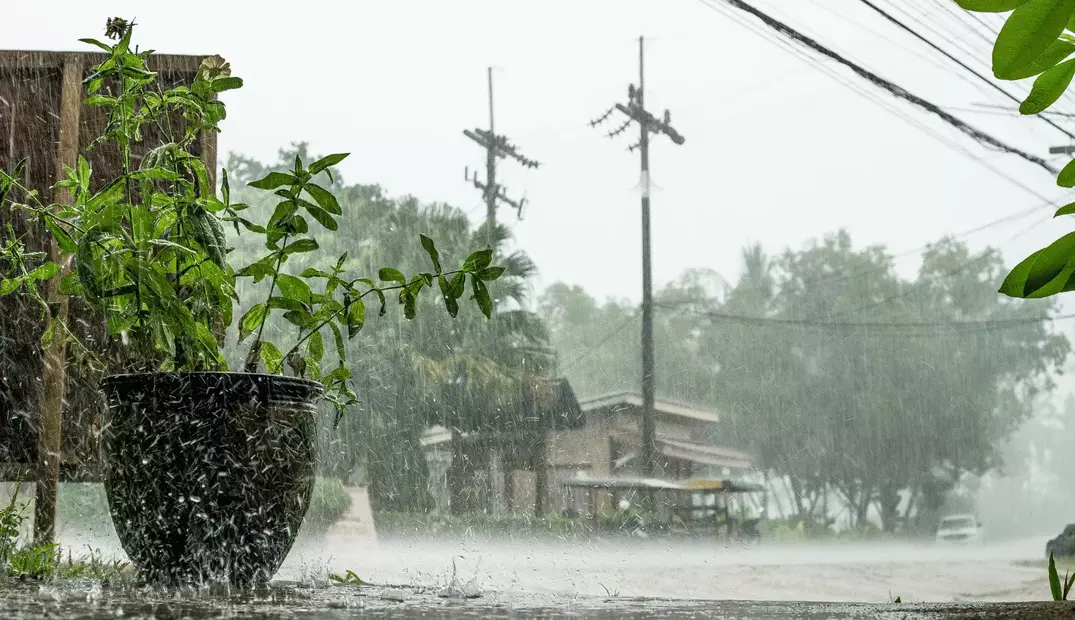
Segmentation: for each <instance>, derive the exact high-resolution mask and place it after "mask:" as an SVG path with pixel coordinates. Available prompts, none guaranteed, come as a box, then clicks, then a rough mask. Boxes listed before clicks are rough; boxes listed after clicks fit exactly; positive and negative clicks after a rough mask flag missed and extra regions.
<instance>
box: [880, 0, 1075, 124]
mask: <svg viewBox="0 0 1075 620" xmlns="http://www.w3.org/2000/svg"><path fill="white" fill-rule="evenodd" d="M859 2H861V3H862V4H865V5H866V6H868V7H870V8H871V9H873V10H874V11H876V12H877V13H878V14H880V15H881V16H882V17H884V18H885V19H887V20H888V21H889V22H891V23H893V24H895V25H896V26H898V27H899V28H901V29H902V30H904V31H905V32H907V33H909V34H911V35H912V36H914V37H915V38H916V39H918V40H919V41H922V42H923V43H925V44H926V45H928V46H929V47H930V48H932V49H934V50H936V51H937V52H938V53H939V54H942V55H943V56H944V57H945V58H947V59H949V60H951V61H952V62H954V63H956V64H957V65H959V66H960V67H963V68H964V69H966V70H967V71H969V72H970V73H971V74H972V75H974V76H975V77H977V78H978V79H979V80H981V81H982V82H983V83H985V84H987V85H989V86H990V87H992V88H993V90H995V91H997V92H999V93H1000V94H1002V95H1004V96H1005V97H1007V98H1008V99H1010V100H1012V101H1014V102H1016V103H1021V100H1020V99H1019V97H1016V96H1015V95H1013V94H1011V93H1009V92H1008V91H1006V90H1004V89H1003V88H1001V87H1000V86H999V85H998V84H996V83H995V82H993V81H992V80H990V79H989V78H987V77H985V76H984V75H982V74H981V73H979V72H978V71H976V70H975V69H973V68H971V67H970V65H968V64H967V63H965V62H963V61H962V60H960V59H958V58H956V57H955V56H953V55H952V54H950V53H948V51H947V50H945V49H944V48H942V47H941V46H939V45H937V44H936V43H934V42H933V41H931V40H929V39H927V38H926V37H924V36H923V35H922V34H920V33H919V32H918V31H916V30H915V29H914V28H911V27H910V26H908V25H907V24H905V23H903V22H902V21H900V20H898V19H896V18H895V17H893V16H892V15H891V14H889V13H888V12H887V11H885V10H884V9H882V8H881V7H879V6H877V4H875V3H874V2H872V1H871V0H859ZM1035 116H1036V117H1037V118H1039V119H1041V120H1042V121H1044V122H1046V123H1048V124H1049V125H1050V126H1052V127H1053V128H1054V129H1056V130H1057V131H1060V132H1061V133H1063V134H1064V135H1065V136H1067V137H1069V138H1071V139H1072V140H1075V134H1073V133H1071V132H1070V131H1068V130H1066V129H1064V128H1063V127H1061V126H1060V125H1057V124H1056V123H1054V122H1053V121H1052V120H1050V119H1048V118H1046V117H1044V116H1041V115H1035Z"/></svg>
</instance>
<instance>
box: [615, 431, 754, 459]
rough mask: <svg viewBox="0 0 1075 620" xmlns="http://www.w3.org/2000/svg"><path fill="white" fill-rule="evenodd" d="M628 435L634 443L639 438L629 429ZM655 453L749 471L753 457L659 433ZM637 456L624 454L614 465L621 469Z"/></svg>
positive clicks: (636, 433) (736, 451)
mask: <svg viewBox="0 0 1075 620" xmlns="http://www.w3.org/2000/svg"><path fill="white" fill-rule="evenodd" d="M629 434H630V436H631V437H633V438H634V440H636V441H637V440H638V438H639V436H640V433H639V432H638V431H637V430H635V429H631V430H630V431H629ZM657 452H659V453H660V454H661V455H663V456H666V457H669V458H674V459H680V460H684V461H691V462H692V463H699V464H701V465H712V466H714V467H730V468H734V469H750V468H752V467H753V466H754V457H753V456H751V455H750V454H747V453H745V452H740V451H738V450H732V449H730V448H725V447H723V446H717V445H713V444H709V443H703V442H700V441H689V440H685V439H673V438H670V437H667V436H664V435H662V434H660V433H658V435H657ZM637 456H638V455H637V453H636V452H631V453H629V454H626V455H624V456H622V457H620V458H619V459H618V460H617V461H616V464H615V465H616V466H617V467H622V466H623V465H626V464H627V463H628V462H630V461H632V460H633V459H635V458H637Z"/></svg>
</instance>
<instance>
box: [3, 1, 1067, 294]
mask: <svg viewBox="0 0 1075 620" xmlns="http://www.w3.org/2000/svg"><path fill="white" fill-rule="evenodd" d="M713 4H714V5H723V3H722V2H721V1H720V0H714V1H713ZM755 4H756V5H757V6H758V7H760V8H762V9H763V10H765V11H769V12H771V14H773V15H774V16H776V17H777V18H780V19H783V20H786V21H787V22H788V23H790V24H791V25H793V26H795V27H797V28H800V29H802V30H804V31H805V32H807V33H809V34H811V35H812V36H814V37H816V38H817V39H818V40H819V41H821V42H822V43H824V44H826V45H829V46H832V47H834V48H835V49H837V50H838V51H840V52H842V53H845V54H847V55H848V56H850V57H851V58H853V59H856V60H857V61H859V62H862V63H864V64H866V65H867V66H868V67H870V68H871V69H873V70H875V71H877V72H878V73H880V74H882V75H883V76H885V77H887V78H889V79H891V80H893V81H895V82H896V83H898V84H900V85H902V86H904V87H906V88H907V89H909V90H910V91H912V92H914V93H917V94H920V95H921V96H923V97H925V98H927V99H930V100H931V101H934V102H936V103H938V104H941V105H944V106H950V108H951V109H953V113H954V114H957V115H958V116H960V117H961V118H964V119H965V120H967V121H969V122H971V123H972V124H974V125H976V126H979V127H980V128H982V129H985V130H987V131H989V132H992V133H994V134H995V135H997V136H998V137H1001V138H1002V139H1004V140H1008V141H1010V142H1011V143H1013V144H1015V145H1017V146H1019V147H1021V148H1023V149H1026V150H1028V151H1030V152H1033V153H1035V154H1038V155H1045V156H1047V151H1048V147H1049V146H1050V145H1054V144H1064V143H1066V142H1067V141H1068V138H1066V137H1065V136H1064V135H1063V134H1061V133H1060V132H1059V131H1057V130H1055V129H1053V128H1051V127H1049V126H1047V125H1045V124H1044V123H1042V122H1041V121H1040V120H1037V119H1030V118H1010V117H1006V116H999V115H996V114H983V113H980V112H974V111H970V112H968V111H964V110H959V108H972V107H973V104H975V103H998V104H999V103H1003V104H1005V105H1014V104H1011V103H1010V102H1007V101H1005V100H1004V99H1003V98H1002V97H1001V96H1000V95H998V94H997V93H995V92H991V91H988V90H987V88H986V87H985V86H984V85H981V84H978V85H977V86H976V85H975V84H974V83H972V81H971V80H973V78H968V77H967V76H966V74H965V73H963V72H961V70H960V69H958V68H957V67H955V66H954V65H952V64H951V63H950V62H948V61H946V60H944V59H943V58H941V57H940V56H938V55H937V54H935V53H934V52H932V51H931V50H929V49H928V48H926V47H925V46H924V45H923V44H921V43H920V42H918V41H915V40H914V39H913V38H911V37H910V36H908V35H906V34H905V33H901V32H900V31H899V30H897V29H896V28H894V27H892V26H891V25H889V24H887V23H886V22H884V21H883V19H881V18H880V17H879V16H878V15H876V14H875V13H872V12H871V11H870V10H869V9H867V8H865V7H864V5H862V4H861V3H858V2H852V1H851V0H794V1H792V0H757V1H756V2H755ZM880 4H881V5H882V6H886V7H891V6H893V4H892V3H889V2H885V1H882V2H881V3H880ZM895 6H896V8H899V7H906V8H908V9H913V10H914V11H915V16H914V18H913V19H912V18H911V17H907V16H906V15H905V14H903V13H900V12H898V11H897V12H895V13H894V14H895V15H897V16H900V17H902V18H904V19H907V20H908V22H909V23H910V24H912V25H914V26H915V27H916V28H918V29H920V30H921V31H922V32H923V34H926V35H927V36H930V37H931V38H934V39H936V40H937V41H938V42H941V43H942V44H943V45H945V47H947V48H950V49H953V50H956V51H958V50H960V49H964V50H966V51H971V52H974V56H973V57H971V56H968V55H967V54H965V53H964V54H961V55H962V56H963V57H966V58H967V59H968V61H970V62H973V63H975V66H976V67H978V68H979V69H980V70H982V71H983V72H988V68H987V67H986V65H985V64H984V63H986V62H988V57H989V48H988V45H987V43H986V42H985V41H984V40H983V39H982V38H981V34H982V33H984V34H985V35H986V36H991V35H990V34H989V33H988V32H984V29H983V28H982V26H981V25H977V27H978V29H979V31H980V32H979V33H975V32H973V31H972V30H971V29H970V28H967V27H964V26H961V23H962V22H960V21H956V20H957V17H956V13H957V12H958V9H955V8H954V5H952V4H951V3H950V2H947V0H903V1H902V2H898V3H895ZM725 10H727V9H722V10H715V9H714V8H713V7H711V6H707V5H706V4H703V3H702V2H701V1H700V0H649V1H633V2H629V1H624V0H603V1H598V0H586V1H585V2H581V1H578V0H576V1H566V0H546V1H545V2H540V3H535V2H516V1H508V0H496V1H494V0H484V1H482V0H457V1H454V2H445V1H443V0H437V1H434V0H429V1H407V0H394V1H392V2H386V1H380V2H370V1H365V0H355V1H349V2H308V3H301V2H299V3H296V2H276V1H271V0H266V1H262V2H256V3H254V2H221V1H219V0H218V1H215V2H206V1H199V0H185V1H184V2H183V3H181V4H178V5H177V4H175V3H163V2H145V1H142V0H139V1H133V0H132V1H101V2H84V1H77V2H76V1H58V0H36V1H34V2H9V6H5V16H6V18H7V19H8V20H9V21H10V23H11V24H14V25H17V27H8V28H5V29H4V30H3V35H0V47H2V48H8V49H76V50H78V49H83V47H82V45H81V44H80V43H78V42H77V38H79V37H85V36H97V37H100V36H101V35H102V31H103V26H104V22H105V19H106V18H107V17H109V16H112V15H121V16H125V17H136V18H137V22H138V24H139V28H138V29H137V31H136V42H137V43H139V44H141V45H142V46H143V47H152V48H154V49H156V50H158V51H159V52H167V53H185V54H212V53H219V54H221V55H223V56H224V57H225V58H227V59H228V60H229V61H230V62H231V64H232V67H233V70H234V72H235V74H236V75H239V76H241V77H243V78H244V79H245V80H246V85H245V87H244V88H243V89H242V90H240V91H237V92H231V93H228V94H227V95H226V99H225V100H226V102H227V104H228V107H229V117H228V120H227V121H226V122H225V124H224V133H223V134H222V135H221V137H220V149H221V154H222V157H223V155H224V154H225V153H226V152H227V151H230V150H234V151H240V152H243V153H247V154H250V155H253V156H255V157H259V158H262V159H269V160H271V159H274V158H275V152H276V149H277V148H279V147H280V146H282V145H285V144H287V143H288V142H290V141H298V140H306V141H309V142H310V144H311V149H312V150H313V151H314V152H315V153H329V152H337V151H350V152H351V153H352V156H351V157H350V158H349V159H348V160H347V161H346V162H345V163H344V164H343V166H342V169H343V172H344V174H345V176H346V178H347V179H348V180H349V181H353V182H364V183H378V184H381V185H382V186H384V187H385V188H386V189H387V190H388V192H389V193H390V194H413V195H415V196H417V197H419V198H421V199H424V200H430V201H432V200H437V201H445V202H449V203H451V204H454V205H458V206H460V207H462V208H463V209H464V210H466V211H468V212H469V213H470V214H471V215H472V216H473V217H476V218H477V217H482V216H483V214H484V207H483V206H482V204H481V199H480V195H479V194H478V192H477V191H476V190H475V189H474V188H473V187H471V186H470V185H468V184H466V183H465V182H464V180H463V168H464V166H470V167H471V168H472V169H474V168H475V167H481V166H483V165H484V159H483V156H482V152H481V151H480V149H479V148H478V147H477V146H476V145H475V144H473V143H472V142H470V141H469V140H468V139H466V138H465V137H464V136H463V135H462V130H463V129H464V128H473V127H486V126H487V122H488V116H487V114H488V113H487V100H486V96H487V94H486V83H485V77H486V74H485V68H486V67H487V66H490V65H491V66H493V67H494V80H495V100H496V115H497V118H496V128H497V131H498V132H503V133H506V134H507V135H509V136H510V137H511V139H512V140H513V141H514V142H515V143H516V144H517V145H519V147H520V149H521V151H522V152H523V153H524V154H526V155H527V156H529V157H531V158H534V159H537V160H540V161H541V162H542V163H543V164H545V165H543V166H542V167H541V168H540V169H539V170H536V171H533V170H525V169H521V168H520V167H519V166H516V165H514V164H512V163H510V162H509V163H505V164H503V165H502V167H501V177H502V179H503V180H504V182H505V184H506V186H507V191H508V192H509V194H511V195H513V196H516V197H521V196H526V197H527V198H528V200H529V204H528V208H527V210H526V212H525V213H524V219H523V220H522V221H521V222H517V223H516V220H515V215H514V212H513V211H511V210H510V209H502V210H501V211H500V217H501V218H502V220H503V221H506V222H509V223H512V224H513V226H514V231H515V234H516V235H517V239H518V243H519V245H520V246H521V247H523V248H525V249H526V250H527V251H528V252H529V253H530V254H531V255H532V256H533V257H534V259H535V260H536V262H537V264H538V266H539V268H540V270H541V281H540V282H539V283H538V286H539V287H543V286H545V285H547V284H550V283H552V282H555V281H567V282H570V283H574V284H581V285H583V286H584V287H585V288H586V289H587V290H589V291H591V292H592V293H594V294H595V295H597V296H598V297H605V296H617V297H625V298H630V299H635V300H637V299H638V298H639V296H640V280H641V276H640V259H639V256H640V235H639V232H640V224H639V205H638V193H637V190H635V189H634V188H635V186H636V185H637V183H638V155H637V152H635V153H634V154H631V153H628V152H627V150H626V147H627V146H628V145H629V144H630V143H631V142H633V141H634V140H635V139H636V138H637V131H636V130H632V131H631V132H630V133H629V134H626V135H623V136H621V137H619V138H618V139H615V140H609V139H606V138H605V137H604V136H603V134H602V132H601V131H597V130H594V129H592V128H590V127H589V126H588V125H587V121H588V120H589V119H590V118H592V117H595V116H599V115H600V114H602V113H603V112H604V111H605V110H606V109H608V108H609V106H611V105H612V104H613V103H615V102H618V101H619V102H622V101H625V100H626V97H627V85H628V84H629V83H631V82H633V81H636V80H637V78H638V49H637V45H638V44H637V37H638V36H639V35H644V36H646V37H647V39H648V41H647V44H646V86H647V91H646V102H647V107H649V108H650V109H651V110H652V111H653V112H654V113H657V114H660V113H661V112H662V111H663V110H664V109H665V108H669V109H670V110H671V113H672V122H673V124H674V125H675V127H676V128H677V129H678V130H679V131H680V132H681V133H682V134H683V135H684V136H685V137H686V144H685V145H684V146H675V145H673V144H672V143H671V142H669V141H668V140H666V139H663V138H656V139H655V140H654V142H653V147H652V178H653V181H654V183H655V184H656V185H657V186H658V187H659V189H658V190H656V191H655V193H654V197H653V235H654V270H655V271H654V273H655V278H656V281H657V285H658V286H659V285H661V284H662V283H665V282H667V281H669V280H670V279H672V278H674V277H676V276H677V275H678V274H679V273H681V272H682V271H683V270H684V269H687V268H694V267H706V268H712V269H714V270H716V271H717V272H719V273H721V274H724V276H725V277H727V278H728V279H730V280H734V279H735V277H736V276H737V274H738V270H739V252H740V248H741V247H742V246H743V245H744V244H746V243H748V242H753V241H761V242H762V243H763V244H764V245H765V246H766V247H767V248H769V249H771V250H779V249H781V248H783V247H785V246H789V245H790V246H794V247H799V246H801V245H802V244H803V243H805V242H806V241H807V240H808V239H810V238H811V237H815V236H819V235H822V234H824V233H826V232H829V231H833V230H835V229H837V228H839V227H846V228H848V229H849V230H850V231H851V233H852V236H853V238H854V239H855V241H856V242H858V243H859V244H867V243H886V244H888V245H889V247H890V248H891V249H892V250H893V251H894V252H897V253H902V252H905V251H908V250H911V249H914V248H916V247H918V246H921V245H922V244H924V243H926V242H928V241H931V240H934V239H936V238H937V237H939V236H941V235H943V234H946V233H957V232H961V231H965V230H968V229H971V228H974V227H976V226H978V225H980V224H984V223H986V222H990V221H992V220H995V219H998V218H1001V217H1003V216H1006V215H1009V214H1014V213H1018V212H1020V211H1025V210H1026V209H1027V208H1028V207H1031V206H1033V205H1035V204H1041V203H1042V200H1041V199H1040V198H1039V197H1036V196H1034V195H1033V194H1032V193H1031V192H1030V191H1027V190H1026V189H1022V188H1020V187H1017V186H1016V184H1015V183H1013V182H1011V181H1009V180H1005V179H1003V178H1001V176H999V175H998V174H997V173H995V172H993V171H990V170H989V169H987V168H986V167H984V166H983V162H984V164H986V165H989V166H993V167H995V168H996V169H998V170H1000V171H1002V172H1003V173H1004V174H1006V175H1009V176H1010V177H1012V179H1014V180H1015V181H1017V182H1019V183H1022V184H1025V185H1026V186H1028V187H1029V188H1030V189H1032V190H1034V191H1036V192H1038V193H1040V194H1043V195H1045V196H1046V197H1048V198H1051V199H1057V200H1063V196H1064V194H1063V192H1062V191H1061V190H1059V188H1057V187H1056V186H1055V184H1054V181H1053V179H1052V178H1051V176H1050V175H1049V174H1048V173H1046V172H1045V171H1043V170H1041V169H1039V168H1036V167H1035V166H1033V165H1031V164H1028V163H1026V162H1024V161H1022V160H1020V159H1018V158H1017V157H1014V156H1011V155H1005V154H1000V153H997V152H996V151H991V150H987V149H985V148H983V147H981V146H978V145H977V144H975V143H974V142H973V141H971V140H970V139H968V138H966V137H964V136H962V135H961V134H959V133H958V132H956V131H954V130H952V129H950V128H947V127H946V126H945V125H943V123H940V122H939V121H937V120H935V119H934V118H933V117H932V116H930V115H929V114H927V113H925V112H922V111H920V110H918V109H916V108H914V107H913V106H911V105H909V104H906V103H902V102H899V101H896V100H894V99H893V98H892V97H891V96H889V95H887V94H885V93H883V92H882V91H880V90H879V89H877V88H876V87H874V86H872V85H870V84H868V83H865V82H863V81H861V80H860V79H859V78H858V77H855V76H853V75H851V74H850V73H849V72H847V71H846V70H842V69H840V68H839V67H837V66H836V65H834V64H833V63H832V62H831V61H830V62H826V63H824V66H825V67H827V68H828V70H829V71H834V72H835V73H836V74H837V75H838V76H839V77H840V79H841V80H843V81H844V82H845V83H841V82H839V81H837V80H834V79H832V78H831V77H830V76H828V75H826V74H825V73H824V72H822V71H821V70H819V69H818V68H817V66H816V65H814V64H812V63H811V62H807V61H804V60H802V59H801V58H799V57H797V56H796V55H794V54H792V53H789V52H788V51H787V50H785V49H783V48H781V47H779V46H776V45H774V44H773V43H771V42H769V41H767V40H766V39H764V38H761V37H759V36H758V35H757V34H756V33H754V32H751V31H750V30H748V29H746V28H744V26H743V25H741V24H739V23H737V22H735V21H733V20H732V19H731V18H730V17H729V16H728V15H727V14H726V13H725V12H724V11H725ZM748 19H749V18H748ZM968 21H969V20H968ZM750 23H751V24H752V25H753V26H754V27H757V24H758V22H756V21H753V20H751V22H750ZM969 23H974V22H969ZM1027 86H1028V84H1019V85H1005V87H1006V88H1009V90H1013V91H1017V92H1021V91H1023V90H1025V88H1026V87H1027ZM878 100H879V101H880V102H881V103H883V106H882V105H879V104H878V102H877V101H878ZM1072 108H1075V106H1071V105H1067V106H1063V107H1062V108H1061V109H1072ZM613 118H616V117H615V116H614V117H613ZM1065 124H1066V125H1070V124H1069V123H1065ZM612 126H613V125H612V124H609V125H608V126H607V127H609V128H611V127H612ZM974 158H980V159H979V160H977V161H976V160H975V159H974ZM1057 163H1059V164H1062V163H1063V162H1057ZM1069 200H1070V198H1069ZM1065 202H1066V201H1065ZM1059 204H1063V202H1061V203H1059ZM1049 214H1050V209H1049V208H1048V207H1046V206H1042V207H1041V208H1040V209H1038V210H1037V211H1034V212H1032V213H1031V214H1030V215H1026V216H1024V217H1021V218H1016V219H1014V220H1012V221H1009V222H1005V223H1003V224H1001V225H997V226H993V227H991V228H988V229H986V230H983V231H981V232H978V233H975V234H973V235H970V236H968V237H967V240H968V241H970V242H971V243H972V245H973V246H975V247H980V246H982V245H984V244H987V243H991V244H995V245H1002V246H1003V248H1004V251H1005V255H1006V256H1007V258H1008V260H1009V262H1014V261H1015V260H1017V259H1020V258H1022V257H1024V256H1025V255H1026V254H1028V253H1029V252H1031V251H1033V250H1035V249H1037V248H1038V247H1040V246H1041V245H1043V244H1045V243H1048V242H1049V241H1051V240H1053V239H1054V238H1056V237H1058V236H1060V235H1061V234H1062V233H1064V232H1066V231H1067V230H1069V229H1070V225H1068V223H1066V222H1062V221H1046V220H1045V218H1047V216H1048V215H1049ZM1035 223H1037V225H1035ZM1013 237H1014V238H1013ZM416 249H417V244H416ZM898 264H899V266H900V268H901V270H903V271H904V272H905V273H910V272H912V271H913V270H914V269H915V268H917V260H916V257H915V256H914V255H913V254H912V255H910V256H907V257H905V258H903V259H901V260H900V261H899V263H898Z"/></svg>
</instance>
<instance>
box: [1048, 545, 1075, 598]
mask: <svg viewBox="0 0 1075 620" xmlns="http://www.w3.org/2000/svg"><path fill="white" fill-rule="evenodd" d="M1072 584H1075V574H1069V573H1068V572H1067V571H1065V572H1064V578H1063V579H1060V575H1059V573H1057V571H1056V561H1055V560H1053V554H1051V553H1050V554H1049V590H1050V591H1051V592H1052V595H1053V600H1054V601H1066V600H1068V594H1069V593H1070V592H1071V586H1072Z"/></svg>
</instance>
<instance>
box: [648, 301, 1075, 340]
mask: <svg viewBox="0 0 1075 620" xmlns="http://www.w3.org/2000/svg"><path fill="white" fill-rule="evenodd" d="M655 305H656V306H657V307H658V308H664V309H666V310H677V311H684V312H690V313H692V314H696V315H699V316H705V317H708V318H711V319H716V320H721V321H729V322H735V323H743V324H749V325H779V326H789V327H809V328H823V329H878V330H884V329H888V330H892V331H896V330H906V329H918V330H922V329H951V330H956V331H960V330H963V331H967V330H969V331H975V330H981V329H997V328H1008V327H1021V326H1025V325H1034V324H1037V323H1041V322H1046V321H1048V322H1052V321H1064V320H1069V319H1075V314H1062V315H1057V316H1041V317H1027V318H1012V319H978V320H963V321H829V320H816V319H784V318H778V317H764V316H761V317H759V316H749V315H742V314H730V313H726V312H716V311H707V310H697V309H694V308H685V307H682V306H677V305H675V304H663V303H658V304H655ZM898 333H899V335H906V334H907V332H898Z"/></svg>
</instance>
